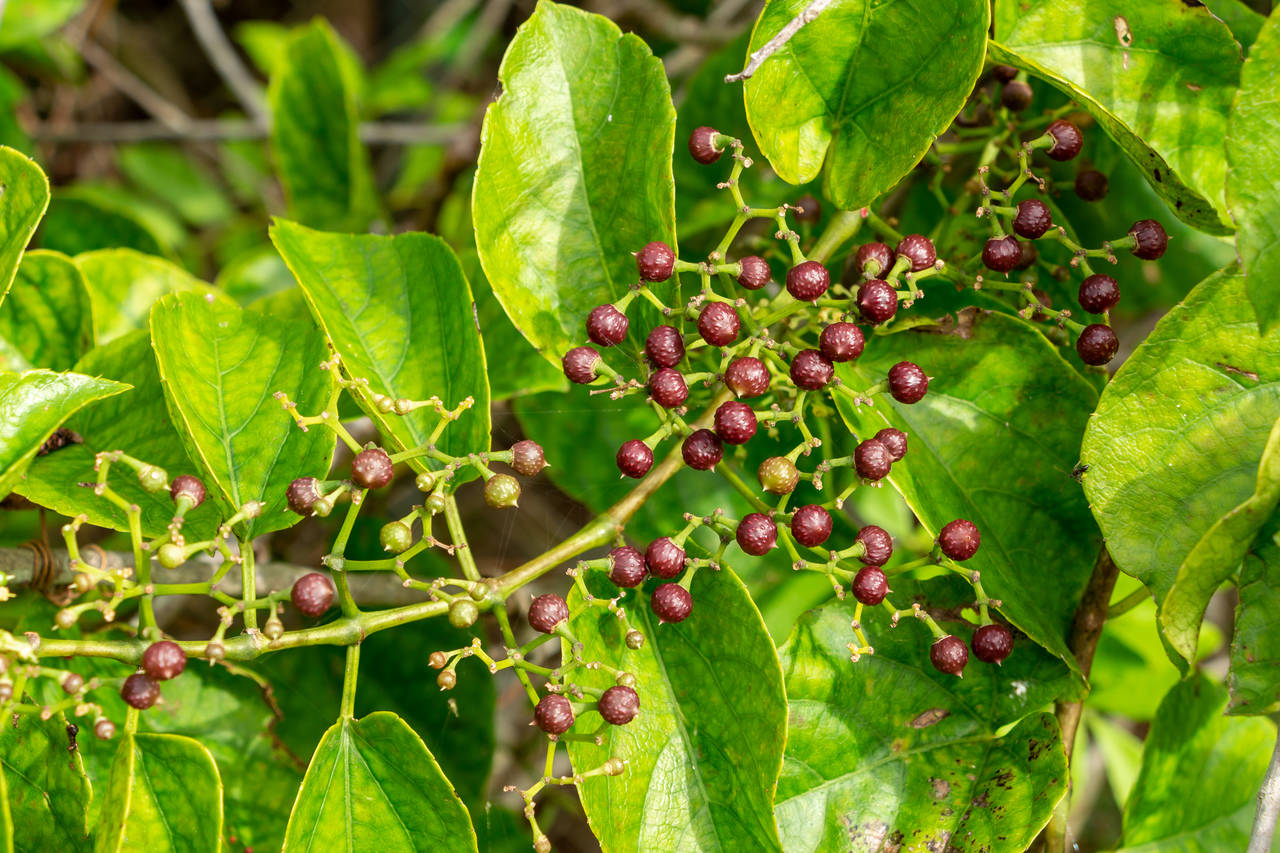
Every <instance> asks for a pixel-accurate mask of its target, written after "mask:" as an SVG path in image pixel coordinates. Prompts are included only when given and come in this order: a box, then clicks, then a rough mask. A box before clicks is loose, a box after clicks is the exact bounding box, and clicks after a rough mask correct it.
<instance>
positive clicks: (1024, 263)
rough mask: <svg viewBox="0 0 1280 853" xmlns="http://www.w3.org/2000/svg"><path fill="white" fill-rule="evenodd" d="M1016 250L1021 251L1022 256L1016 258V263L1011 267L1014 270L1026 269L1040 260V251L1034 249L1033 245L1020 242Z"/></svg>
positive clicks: (1034, 245)
mask: <svg viewBox="0 0 1280 853" xmlns="http://www.w3.org/2000/svg"><path fill="white" fill-rule="evenodd" d="M1018 248H1019V249H1021V250H1022V255H1021V257H1019V258H1018V262H1017V263H1016V264H1014V265H1013V268H1014V269H1015V270H1025V269H1028V268H1029V267H1030V266H1031V265H1032V264H1034V263H1035V262H1036V261H1037V260H1039V259H1040V251H1039V250H1038V249H1036V244H1035V243H1030V242H1022V243H1019V244H1018Z"/></svg>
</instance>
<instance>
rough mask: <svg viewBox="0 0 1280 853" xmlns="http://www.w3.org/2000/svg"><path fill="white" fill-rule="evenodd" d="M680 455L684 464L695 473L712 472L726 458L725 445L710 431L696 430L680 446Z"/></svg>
mask: <svg viewBox="0 0 1280 853" xmlns="http://www.w3.org/2000/svg"><path fill="white" fill-rule="evenodd" d="M680 454H681V455H682V456H684V464H686V465H688V466H689V467H690V468H693V469H694V470H695V471H710V470H711V469H712V468H714V467H716V466H717V465H719V464H720V460H721V459H723V458H724V444H723V442H721V441H720V436H718V435H716V434H715V433H714V432H712V431H711V430H709V429H700V430H695V431H694V432H692V433H690V434H689V436H688V437H687V438H686V439H685V440H684V443H683V444H682V445H680Z"/></svg>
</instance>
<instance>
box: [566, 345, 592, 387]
mask: <svg viewBox="0 0 1280 853" xmlns="http://www.w3.org/2000/svg"><path fill="white" fill-rule="evenodd" d="M560 363H561V365H562V366H563V367H564V375H565V376H567V377H569V381H570V382H576V383H577V384H579V385H589V384H590V383H592V382H594V381H595V380H596V365H598V364H599V363H600V353H598V352H596V351H595V350H593V349H592V348H591V347H574V348H573V349H571V350H569V351H568V352H567V353H565V354H564V358H563V359H561V360H560Z"/></svg>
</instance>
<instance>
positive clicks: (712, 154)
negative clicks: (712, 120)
mask: <svg viewBox="0 0 1280 853" xmlns="http://www.w3.org/2000/svg"><path fill="white" fill-rule="evenodd" d="M719 134H720V131H718V130H716V129H715V128H714V127H695V128H694V129H693V133H691V134H689V153H690V154H692V155H693V159H695V160H697V161H698V162H699V163H701V164H702V165H704V166H710V165H711V164H712V163H714V162H715V161H717V160H719V159H720V155H721V154H723V153H724V149H723V148H717V147H716V137H717V136H718V135H719Z"/></svg>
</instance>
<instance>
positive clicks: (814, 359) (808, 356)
mask: <svg viewBox="0 0 1280 853" xmlns="http://www.w3.org/2000/svg"><path fill="white" fill-rule="evenodd" d="M835 375H836V367H835V365H834V364H832V363H831V362H830V360H828V359H827V357H826V356H825V355H823V354H822V353H820V352H818V351H817V350H816V349H805V350H800V352H798V353H796V357H795V358H793V359H791V381H792V382H794V383H795V385H796V387H797V388H803V389H804V390H806V391H820V390H822V389H823V388H826V387H827V384H828V383H830V382H831V380H832V379H834V378H835Z"/></svg>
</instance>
